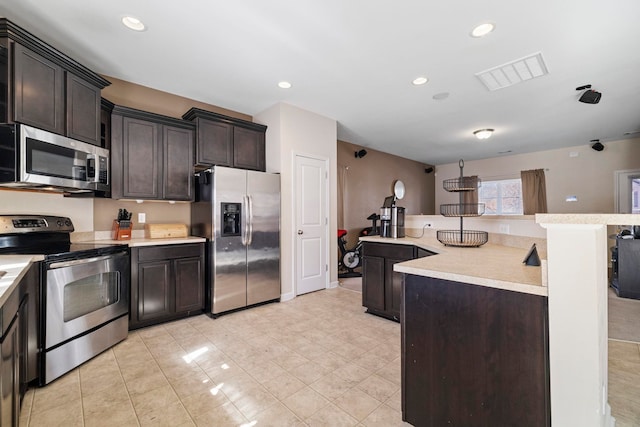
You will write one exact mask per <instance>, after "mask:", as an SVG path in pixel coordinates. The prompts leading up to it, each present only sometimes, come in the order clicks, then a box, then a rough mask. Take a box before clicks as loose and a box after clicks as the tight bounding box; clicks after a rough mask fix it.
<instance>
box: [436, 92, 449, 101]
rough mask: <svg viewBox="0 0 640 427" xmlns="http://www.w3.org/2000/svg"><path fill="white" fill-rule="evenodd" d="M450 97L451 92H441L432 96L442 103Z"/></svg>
mask: <svg viewBox="0 0 640 427" xmlns="http://www.w3.org/2000/svg"><path fill="white" fill-rule="evenodd" d="M448 97H449V92H440V93H436V94H435V95H433V96H432V98H433V99H435V100H436V101H442V100H444V99H447V98H448Z"/></svg>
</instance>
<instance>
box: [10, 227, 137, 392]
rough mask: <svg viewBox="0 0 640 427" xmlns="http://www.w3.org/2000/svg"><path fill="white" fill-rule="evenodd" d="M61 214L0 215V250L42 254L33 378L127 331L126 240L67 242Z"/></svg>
mask: <svg viewBox="0 0 640 427" xmlns="http://www.w3.org/2000/svg"><path fill="white" fill-rule="evenodd" d="M73 230H74V228H73V224H72V223H71V220H70V219H69V218H66V217H58V216H45V215H0V254H3V255H7V254H33V255H42V256H43V257H44V260H43V261H42V262H41V263H40V264H41V266H40V269H41V283H40V310H39V313H40V325H39V326H40V331H39V332H40V334H39V335H40V338H39V345H38V347H39V353H40V356H39V369H40V372H39V384H40V385H45V384H48V383H50V382H51V381H53V380H55V379H56V378H58V377H60V376H61V375H63V374H65V373H66V372H68V371H70V370H72V369H74V368H75V367H77V366H79V365H81V364H82V363H84V362H86V361H87V360H89V359H91V358H92V357H94V356H96V355H98V354H99V353H101V352H103V351H104V350H106V349H108V348H109V347H111V346H113V345H114V344H116V343H118V342H120V341H122V340H124V339H125V338H126V337H127V334H128V329H129V286H130V284H129V281H130V264H129V263H130V261H129V247H128V246H127V245H112V244H94V243H71V240H70V234H71V232H72V231H73Z"/></svg>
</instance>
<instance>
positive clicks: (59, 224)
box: [56, 219, 62, 227]
mask: <svg viewBox="0 0 640 427" xmlns="http://www.w3.org/2000/svg"><path fill="white" fill-rule="evenodd" d="M56 224H58V227H62V220H61V219H59V220H57V221H56Z"/></svg>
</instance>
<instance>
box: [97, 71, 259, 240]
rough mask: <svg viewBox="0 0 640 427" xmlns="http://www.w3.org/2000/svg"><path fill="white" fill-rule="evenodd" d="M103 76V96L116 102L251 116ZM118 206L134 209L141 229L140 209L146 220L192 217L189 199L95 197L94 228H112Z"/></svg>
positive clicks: (174, 111) (170, 112)
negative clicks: (175, 200)
mask: <svg viewBox="0 0 640 427" xmlns="http://www.w3.org/2000/svg"><path fill="white" fill-rule="evenodd" d="M104 77H105V78H106V79H107V80H109V81H110V82H111V85H110V86H107V87H106V88H105V89H103V90H102V96H103V98H106V99H108V100H109V101H111V102H113V103H114V104H116V105H122V106H125V107H130V108H137V109H139V110H143V111H149V112H152V113H156V114H162V115H165V116H169V117H175V118H181V117H182V115H183V114H184V113H186V112H187V111H188V110H189V109H190V108H191V107H197V108H202V109H203V110H207V111H213V112H215V113H220V114H224V115H227V116H231V117H236V118H239V119H243V120H251V116H248V115H246V114H242V113H238V112H236V111H231V110H227V109H225V108H220V107H217V106H215V105H210V104H204V103H202V102H198V101H194V100H192V99H189V98H184V97H182V96H178V95H174V94H171V93H168V92H162V91H159V90H156V89H152V88H149V87H145V86H140V85H137V84H134V83H130V82H126V81H124V80H119V79H116V78H114V77H110V76H104ZM121 208H124V209H127V210H128V211H130V212H133V213H134V215H133V217H132V219H133V228H134V230H141V229H144V224H139V223H138V213H140V212H143V213H145V214H146V217H147V218H146V222H147V223H173V222H177V223H186V224H189V223H190V221H191V208H190V205H189V204H188V203H175V204H170V203H169V202H150V201H145V202H144V203H142V204H138V203H136V202H135V201H130V200H111V199H95V202H94V220H93V226H94V229H95V231H108V230H111V225H112V222H113V220H114V219H116V217H117V214H118V209H121Z"/></svg>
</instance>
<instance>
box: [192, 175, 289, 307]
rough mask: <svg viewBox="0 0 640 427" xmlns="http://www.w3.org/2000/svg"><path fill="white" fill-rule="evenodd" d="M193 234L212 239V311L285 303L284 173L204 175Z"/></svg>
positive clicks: (209, 279)
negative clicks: (282, 243) (282, 265)
mask: <svg viewBox="0 0 640 427" xmlns="http://www.w3.org/2000/svg"><path fill="white" fill-rule="evenodd" d="M197 181H198V184H197V197H196V202H195V203H193V204H192V205H191V234H192V235H194V236H200V237H205V238H207V300H208V302H207V310H209V311H210V312H211V314H213V315H218V314H221V313H223V312H227V311H231V310H236V309H240V308H244V307H248V306H252V305H256V304H260V303H264V302H268V301H278V300H279V299H280V175H278V174H272V173H265V172H257V171H250V170H244V169H232V168H226V167H220V166H214V167H213V168H212V169H210V170H207V171H202V172H200V173H199V174H198V180H197Z"/></svg>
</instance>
